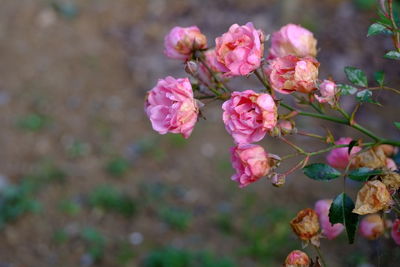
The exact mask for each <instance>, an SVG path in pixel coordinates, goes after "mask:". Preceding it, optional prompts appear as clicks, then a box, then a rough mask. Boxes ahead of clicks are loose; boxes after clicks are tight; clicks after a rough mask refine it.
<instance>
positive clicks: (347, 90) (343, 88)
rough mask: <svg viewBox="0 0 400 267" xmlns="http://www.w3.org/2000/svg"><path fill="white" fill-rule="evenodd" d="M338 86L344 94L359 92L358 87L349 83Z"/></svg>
mask: <svg viewBox="0 0 400 267" xmlns="http://www.w3.org/2000/svg"><path fill="white" fill-rule="evenodd" d="M337 86H338V88H339V90H340V93H341V94H342V95H354V94H355V93H357V88H355V87H354V86H351V85H347V84H338V85H337Z"/></svg>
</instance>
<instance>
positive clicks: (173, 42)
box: [164, 26, 207, 60]
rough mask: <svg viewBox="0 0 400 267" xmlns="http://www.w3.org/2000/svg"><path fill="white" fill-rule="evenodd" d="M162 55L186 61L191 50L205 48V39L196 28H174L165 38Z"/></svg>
mask: <svg viewBox="0 0 400 267" xmlns="http://www.w3.org/2000/svg"><path fill="white" fill-rule="evenodd" d="M164 48H165V49H164V53H165V55H166V56H167V57H169V58H173V59H180V60H187V59H189V58H190V56H191V54H192V52H193V50H196V49H205V48H207V38H206V37H205V36H204V35H203V34H202V33H201V32H200V30H199V28H197V27H196V26H191V27H187V28H182V27H174V28H172V30H171V31H170V32H169V33H168V34H167V36H165V39H164Z"/></svg>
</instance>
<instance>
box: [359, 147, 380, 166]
mask: <svg viewBox="0 0 400 267" xmlns="http://www.w3.org/2000/svg"><path fill="white" fill-rule="evenodd" d="M353 162H354V167H355V168H362V167H367V168H371V169H378V168H384V167H386V155H385V153H384V152H383V149H382V148H381V147H379V146H377V147H373V148H371V149H369V150H367V151H364V152H361V153H359V154H358V155H356V156H355V157H354V160H353Z"/></svg>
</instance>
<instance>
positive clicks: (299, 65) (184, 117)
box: [145, 22, 400, 266]
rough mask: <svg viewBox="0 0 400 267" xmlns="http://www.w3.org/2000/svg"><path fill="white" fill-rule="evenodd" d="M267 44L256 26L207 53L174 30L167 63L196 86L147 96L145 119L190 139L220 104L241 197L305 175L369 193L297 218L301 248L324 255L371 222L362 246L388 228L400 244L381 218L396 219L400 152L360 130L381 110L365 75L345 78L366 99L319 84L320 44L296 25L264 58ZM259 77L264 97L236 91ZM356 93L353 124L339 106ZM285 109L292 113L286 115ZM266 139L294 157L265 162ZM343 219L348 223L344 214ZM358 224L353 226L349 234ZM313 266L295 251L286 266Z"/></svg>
mask: <svg viewBox="0 0 400 267" xmlns="http://www.w3.org/2000/svg"><path fill="white" fill-rule="evenodd" d="M266 36H267V35H266V34H264V32H263V31H262V30H260V29H257V28H255V26H254V25H253V23H251V22H249V23H246V24H245V25H238V24H233V25H232V26H231V27H230V28H229V29H228V31H227V32H226V33H223V34H222V35H221V36H219V37H217V38H216V39H215V45H214V46H212V47H210V48H209V46H208V42H207V38H206V36H205V35H204V34H203V33H202V32H201V31H200V29H199V28H198V27H196V26H191V27H186V28H182V27H175V28H173V29H172V30H171V31H170V33H169V34H168V35H167V36H166V37H165V55H166V56H167V57H169V58H172V59H176V60H180V61H182V62H183V63H184V66H185V71H186V72H187V73H188V74H189V75H190V77H185V78H173V77H166V78H165V79H160V80H159V81H158V83H157V85H156V86H155V87H154V88H153V89H151V90H150V91H149V92H148V94H147V98H146V103H145V111H146V114H147V115H148V117H149V119H150V121H151V123H152V126H153V129H154V130H155V131H157V132H159V133H160V134H166V133H179V134H182V135H183V137H184V138H188V137H189V136H190V135H191V133H192V131H193V129H194V127H195V124H196V122H197V121H198V118H199V117H200V114H201V111H200V109H201V108H203V107H204V106H205V105H207V104H208V102H207V101H208V100H211V101H214V100H221V101H222V103H221V109H222V113H223V114H222V119H221V121H222V122H223V123H224V125H225V129H226V131H227V132H228V134H229V135H231V137H232V141H233V142H234V144H235V145H234V146H233V147H232V148H231V149H230V151H231V159H232V166H233V168H234V169H235V173H234V174H233V175H232V180H233V181H235V182H236V183H238V185H239V187H245V186H248V185H249V184H251V183H253V182H256V181H258V180H260V179H261V178H262V177H268V178H271V181H272V184H273V185H275V186H282V185H283V184H284V183H285V179H286V177H287V176H288V175H289V174H291V173H293V172H294V171H296V170H298V169H304V173H305V174H306V175H307V176H309V177H310V178H312V179H314V180H331V179H337V178H339V177H343V178H344V179H345V181H344V182H345V183H346V179H348V178H350V179H353V180H356V181H358V182H362V183H363V184H362V185H361V186H360V190H359V192H358V194H357V200H356V202H355V204H354V203H353V201H352V200H351V198H349V197H348V196H347V195H346V194H345V192H343V193H342V194H340V195H338V196H337V197H336V198H335V199H323V200H319V201H317V202H316V203H315V207H314V209H310V208H309V209H304V210H302V211H300V212H299V213H298V214H297V216H296V217H295V218H294V219H293V220H292V221H291V222H290V225H291V227H292V229H293V231H294V233H295V234H296V235H297V236H298V237H299V238H300V239H301V240H302V241H303V242H305V243H311V244H312V245H314V246H316V247H318V246H319V244H320V242H319V239H320V238H327V239H329V240H332V239H334V238H335V237H337V236H338V235H339V234H341V233H342V232H343V231H344V229H346V233H347V235H348V238H349V241H350V242H352V241H353V239H354V231H355V229H356V228H357V227H355V226H354V224H356V223H357V222H358V216H359V215H367V216H366V217H365V218H364V219H362V220H361V224H360V234H361V235H362V236H364V237H366V238H367V239H376V238H379V237H380V236H382V235H383V233H384V232H385V230H386V229H389V228H390V227H391V229H392V230H391V235H392V237H393V240H394V241H395V242H396V243H397V244H400V234H399V233H400V231H399V229H400V219H396V220H395V221H394V223H388V222H386V221H384V220H383V219H382V218H381V216H380V215H378V213H379V212H382V211H385V212H388V211H390V210H391V209H392V207H393V205H395V204H396V202H395V197H398V196H396V194H397V195H398V190H399V188H400V175H399V174H398V172H397V165H396V162H395V161H394V160H393V158H392V157H393V156H394V155H395V154H396V153H397V151H396V150H397V149H396V147H395V146H400V142H398V141H395V140H389V139H385V138H380V137H378V136H376V135H375V134H373V133H372V132H371V131H369V130H367V129H365V128H364V127H362V126H361V125H359V124H358V123H357V122H356V121H355V114H356V112H357V110H358V107H359V105H361V104H363V103H375V102H374V100H373V99H371V94H372V93H371V91H369V90H368V86H367V80H366V79H367V78H366V76H365V74H364V73H363V72H362V71H361V70H359V69H356V68H352V67H350V68H347V69H345V71H346V74H347V77H348V78H349V80H350V81H351V82H352V83H353V84H355V85H356V86H359V87H361V88H360V89H358V88H356V87H354V86H349V85H338V84H336V83H335V82H334V81H333V80H332V79H331V78H326V79H321V80H320V79H319V77H318V73H319V67H320V63H319V62H318V60H317V58H316V57H317V51H318V49H317V40H316V39H315V37H314V35H313V33H311V32H310V31H309V30H307V29H305V28H303V27H301V26H299V25H294V24H288V25H286V26H284V27H282V28H281V29H280V30H278V31H276V32H274V33H272V35H271V38H270V47H269V48H266V51H267V52H266V55H265V54H264V48H265V47H266V46H267V41H268V37H266ZM252 75H254V76H255V77H256V78H257V79H258V80H259V81H260V82H261V84H262V85H263V86H264V88H265V90H262V91H260V90H256V88H247V90H233V89H231V83H232V82H231V80H232V77H238V76H244V77H250V76H252ZM378 82H380V81H378ZM381 87H382V88H383V86H382V85H381ZM354 90H356V91H357V99H358V101H359V102H360V103H359V105H357V107H356V109H355V110H354V111H353V112H352V113H351V114H349V113H347V111H345V110H344V109H343V108H342V107H341V106H340V97H341V96H342V95H348V94H354V93H352V91H354ZM393 90H396V89H393ZM290 95H291V96H294V97H293V98H295V99H296V100H297V104H298V105H297V106H296V107H292V106H290V105H289V104H287V103H285V101H284V100H285V97H288V96H290ZM301 105H302V106H308V107H309V108H312V109H313V110H315V111H317V113H311V112H309V111H302V110H300V108H299V106H301ZM281 107H282V108H285V109H287V110H288V112H287V113H284V112H280V111H281V109H280V108H281ZM327 108H331V109H333V110H335V111H339V113H340V114H341V115H342V117H341V118H338V117H332V116H330V115H327V114H326V109H327ZM278 111H279V112H278ZM296 116H308V117H315V118H319V119H325V120H328V121H332V122H336V123H340V124H344V125H347V126H349V127H352V128H354V129H355V130H358V131H360V132H361V133H363V134H365V135H366V136H368V137H370V138H371V139H373V141H374V142H369V143H367V142H363V140H362V139H358V140H355V139H353V138H350V137H341V138H339V139H337V140H336V141H335V138H334V137H333V135H332V133H331V132H330V131H328V133H327V135H326V136H321V135H317V134H314V133H308V132H305V131H300V130H298V129H297V128H296V124H295V121H294V118H296ZM294 134H299V135H300V134H301V135H304V136H308V137H313V138H318V139H319V140H322V141H323V142H325V143H326V144H328V145H329V147H328V148H326V149H322V150H319V151H314V152H307V151H306V150H305V149H303V148H301V147H300V146H298V145H296V144H294V143H293V142H292V141H291V140H288V139H286V137H285V136H286V135H294ZM266 136H270V137H272V138H277V139H279V140H281V141H283V142H284V143H286V144H288V145H289V146H291V147H292V148H293V149H294V150H295V153H294V154H290V155H287V156H282V157H280V156H277V155H274V154H271V153H269V152H267V150H265V149H264V147H263V146H261V145H260V144H257V143H258V142H260V141H262V140H263V139H265V137H266ZM393 145H395V146H393ZM326 152H328V155H327V157H326V162H327V163H328V164H323V163H315V164H309V165H307V164H308V162H309V159H310V157H312V156H315V155H319V154H322V153H326ZM298 156H302V157H303V159H302V160H300V161H299V162H298V163H297V164H296V165H294V167H293V168H291V169H289V170H288V171H286V172H284V173H278V172H277V169H278V167H279V164H280V162H281V161H283V160H285V159H287V158H291V157H298ZM343 211H345V212H346V214H344V215H343V214H340V213H343ZM338 214H340V215H338ZM351 223H353V225H349V224H351ZM352 232H353V233H352ZM317 261H318V259H317ZM311 262H312V261H311ZM309 264H310V259H309V257H308V256H307V255H306V254H305V253H304V252H302V251H298V250H296V251H293V252H292V253H291V254H289V256H288V257H287V259H286V261H285V266H309ZM316 266H317V265H316ZM318 266H319V265H318Z"/></svg>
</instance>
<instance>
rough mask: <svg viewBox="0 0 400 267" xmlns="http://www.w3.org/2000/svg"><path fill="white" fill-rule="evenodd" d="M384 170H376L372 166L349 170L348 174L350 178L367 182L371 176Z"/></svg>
mask: <svg viewBox="0 0 400 267" xmlns="http://www.w3.org/2000/svg"><path fill="white" fill-rule="evenodd" d="M382 173H383V172H382V170H374V169H371V168H366V167H362V168H359V169H356V170H353V171H351V172H349V174H348V176H349V178H350V179H352V180H354V181H360V182H365V181H367V180H368V179H369V178H370V177H371V176H375V175H379V174H382Z"/></svg>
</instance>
